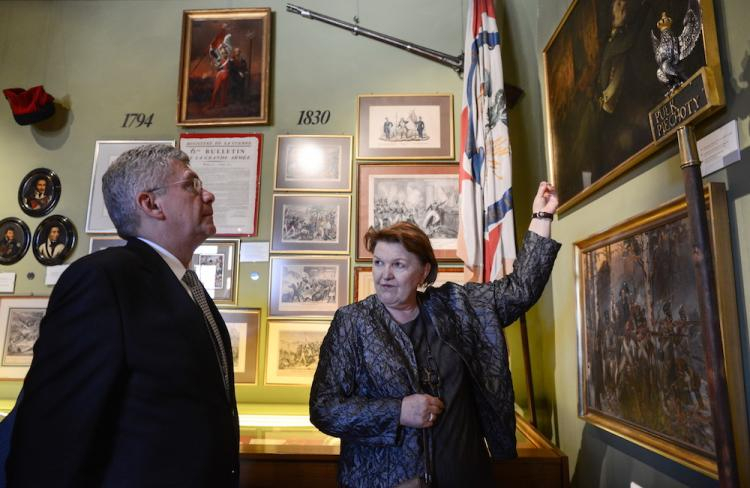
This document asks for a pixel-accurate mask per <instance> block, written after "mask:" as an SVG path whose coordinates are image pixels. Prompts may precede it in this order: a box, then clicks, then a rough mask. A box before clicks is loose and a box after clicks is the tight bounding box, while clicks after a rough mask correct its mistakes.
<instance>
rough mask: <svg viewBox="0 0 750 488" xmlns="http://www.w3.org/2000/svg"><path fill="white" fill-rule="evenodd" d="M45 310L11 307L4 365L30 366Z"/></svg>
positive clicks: (4, 351)
mask: <svg viewBox="0 0 750 488" xmlns="http://www.w3.org/2000/svg"><path fill="white" fill-rule="evenodd" d="M44 313H45V310H44V309H38V308H10V310H9V313H8V327H7V328H6V330H5V347H4V348H3V358H2V365H3V366H28V365H30V364H31V358H32V355H33V352H34V343H35V342H36V339H37V338H38V337H39V323H40V322H41V321H42V317H44Z"/></svg>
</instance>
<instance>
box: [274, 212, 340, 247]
mask: <svg viewBox="0 0 750 488" xmlns="http://www.w3.org/2000/svg"><path fill="white" fill-rule="evenodd" d="M339 209H340V206H339V205H337V204H335V203H334V204H331V205H326V204H320V205H294V204H284V206H283V210H282V231H281V242H287V243H289V242H305V243H311V244H324V243H327V244H334V243H337V242H339V236H338V228H339V218H340V214H339Z"/></svg>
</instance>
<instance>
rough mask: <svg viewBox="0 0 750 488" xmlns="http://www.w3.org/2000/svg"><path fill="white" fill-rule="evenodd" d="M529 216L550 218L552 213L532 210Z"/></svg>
mask: <svg viewBox="0 0 750 488" xmlns="http://www.w3.org/2000/svg"><path fill="white" fill-rule="evenodd" d="M531 218H533V219H546V220H552V214H551V213H549V212H534V213H533V214H531Z"/></svg>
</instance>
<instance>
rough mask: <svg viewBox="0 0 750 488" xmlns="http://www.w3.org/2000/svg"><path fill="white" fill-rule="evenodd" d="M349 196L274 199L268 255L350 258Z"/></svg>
mask: <svg viewBox="0 0 750 488" xmlns="http://www.w3.org/2000/svg"><path fill="white" fill-rule="evenodd" d="M350 213H351V195H321V194H309V193H296V194H291V193H289V194H280V195H274V196H273V231H272V232H271V251H272V252H287V253H312V254H349V215H350Z"/></svg>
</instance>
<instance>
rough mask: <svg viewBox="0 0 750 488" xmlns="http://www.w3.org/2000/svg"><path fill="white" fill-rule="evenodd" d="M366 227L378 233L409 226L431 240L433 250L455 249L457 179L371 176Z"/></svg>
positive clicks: (426, 176)
mask: <svg viewBox="0 0 750 488" xmlns="http://www.w3.org/2000/svg"><path fill="white" fill-rule="evenodd" d="M369 184H370V188H369V193H368V194H369V199H370V201H369V206H368V208H369V215H368V225H369V226H372V227H375V228H376V229H380V228H383V227H387V226H389V225H392V224H395V223H396V222H401V221H406V222H412V223H414V224H416V225H418V226H419V228H421V229H422V230H423V231H424V232H425V233H426V234H427V236H428V237H429V238H430V242H431V243H432V247H433V248H435V249H436V250H437V249H456V246H457V238H458V176H457V175H456V176H454V175H421V176H420V177H419V178H418V179H415V178H414V177H413V176H412V175H387V176H379V175H372V176H371V178H370V182H369Z"/></svg>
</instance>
